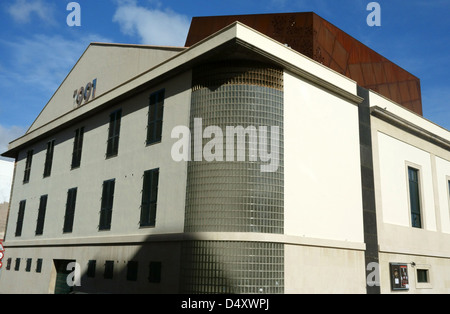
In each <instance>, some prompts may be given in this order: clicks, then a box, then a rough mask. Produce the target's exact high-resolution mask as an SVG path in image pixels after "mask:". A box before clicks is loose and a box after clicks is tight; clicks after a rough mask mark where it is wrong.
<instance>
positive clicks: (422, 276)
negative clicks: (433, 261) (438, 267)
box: [417, 269, 429, 283]
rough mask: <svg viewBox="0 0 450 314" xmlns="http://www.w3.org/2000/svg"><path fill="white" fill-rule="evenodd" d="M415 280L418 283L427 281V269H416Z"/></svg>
mask: <svg viewBox="0 0 450 314" xmlns="http://www.w3.org/2000/svg"><path fill="white" fill-rule="evenodd" d="M417 282H419V283H428V282H429V276H428V269H417Z"/></svg>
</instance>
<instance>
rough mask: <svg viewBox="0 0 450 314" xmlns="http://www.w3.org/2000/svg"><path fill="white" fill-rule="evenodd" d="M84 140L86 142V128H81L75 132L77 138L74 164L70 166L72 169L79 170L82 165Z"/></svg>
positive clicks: (74, 144)
mask: <svg viewBox="0 0 450 314" xmlns="http://www.w3.org/2000/svg"><path fill="white" fill-rule="evenodd" d="M83 140H84V127H81V128H78V129H76V130H75V137H74V140H73V151H72V163H71V165H70V167H71V169H76V168H79V167H80V165H81V155H82V151H83Z"/></svg>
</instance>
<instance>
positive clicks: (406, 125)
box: [370, 106, 450, 151]
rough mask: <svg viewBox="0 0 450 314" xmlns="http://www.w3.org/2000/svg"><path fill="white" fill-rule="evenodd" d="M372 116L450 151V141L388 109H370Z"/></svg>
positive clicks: (375, 107) (376, 107)
mask: <svg viewBox="0 0 450 314" xmlns="http://www.w3.org/2000/svg"><path fill="white" fill-rule="evenodd" d="M370 111H371V114H372V116H374V117H376V118H378V119H381V120H383V121H385V122H387V123H389V124H391V125H393V126H395V127H398V128H399V129H401V130H404V131H406V132H408V133H410V134H412V135H414V136H417V137H419V138H421V139H423V140H425V141H428V142H430V143H432V144H435V145H437V146H439V147H441V148H443V149H446V150H449V151H450V141H449V140H447V139H445V138H443V137H441V136H439V135H436V134H434V133H432V132H430V131H428V130H426V129H424V128H422V127H420V126H418V125H416V124H414V123H412V122H410V121H408V120H406V119H404V118H402V117H400V116H398V115H396V114H394V113H392V112H390V111H388V110H386V109H383V108H381V107H378V106H374V107H371V109H370Z"/></svg>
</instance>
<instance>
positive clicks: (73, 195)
mask: <svg viewBox="0 0 450 314" xmlns="http://www.w3.org/2000/svg"><path fill="white" fill-rule="evenodd" d="M77 194H78V188H71V189H69V190H68V191H67V201H66V212H65V215H64V225H63V233H71V232H72V231H73V223H74V220H75V219H74V218H75V208H76V202H77Z"/></svg>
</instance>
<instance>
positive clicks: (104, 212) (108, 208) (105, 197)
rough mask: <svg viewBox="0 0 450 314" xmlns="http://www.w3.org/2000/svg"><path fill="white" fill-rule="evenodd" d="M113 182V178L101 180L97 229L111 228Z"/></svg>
mask: <svg viewBox="0 0 450 314" xmlns="http://www.w3.org/2000/svg"><path fill="white" fill-rule="evenodd" d="M115 182H116V181H115V180H114V179H113V180H108V181H104V182H103V192H102V205H101V210H100V223H99V230H109V229H111V218H112V210H113V201H114V186H115Z"/></svg>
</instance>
